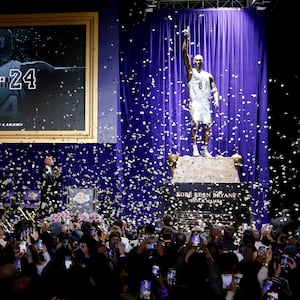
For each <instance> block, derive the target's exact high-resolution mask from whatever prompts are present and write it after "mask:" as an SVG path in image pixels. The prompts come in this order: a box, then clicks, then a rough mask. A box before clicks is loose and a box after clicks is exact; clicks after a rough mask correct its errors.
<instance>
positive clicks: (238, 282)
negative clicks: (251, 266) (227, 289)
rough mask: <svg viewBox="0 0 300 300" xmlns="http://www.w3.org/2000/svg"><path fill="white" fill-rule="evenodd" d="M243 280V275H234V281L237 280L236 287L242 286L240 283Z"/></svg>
mask: <svg viewBox="0 0 300 300" xmlns="http://www.w3.org/2000/svg"><path fill="white" fill-rule="evenodd" d="M242 278H243V274H241V273H236V274H234V280H235V284H236V286H239V285H240V282H241V279H242Z"/></svg>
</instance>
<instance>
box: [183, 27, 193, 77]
mask: <svg viewBox="0 0 300 300" xmlns="http://www.w3.org/2000/svg"><path fill="white" fill-rule="evenodd" d="M182 32H183V34H184V40H183V44H182V55H183V62H184V65H185V67H186V70H187V76H188V80H190V75H189V74H190V71H191V70H192V66H191V63H190V55H189V52H188V44H189V36H190V30H189V27H187V28H186V29H184V30H183V31H182Z"/></svg>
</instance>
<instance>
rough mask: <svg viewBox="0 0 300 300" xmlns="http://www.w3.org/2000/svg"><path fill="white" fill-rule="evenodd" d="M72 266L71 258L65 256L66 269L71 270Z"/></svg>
mask: <svg viewBox="0 0 300 300" xmlns="http://www.w3.org/2000/svg"><path fill="white" fill-rule="evenodd" d="M71 265H72V259H71V256H65V267H66V269H70V267H71Z"/></svg>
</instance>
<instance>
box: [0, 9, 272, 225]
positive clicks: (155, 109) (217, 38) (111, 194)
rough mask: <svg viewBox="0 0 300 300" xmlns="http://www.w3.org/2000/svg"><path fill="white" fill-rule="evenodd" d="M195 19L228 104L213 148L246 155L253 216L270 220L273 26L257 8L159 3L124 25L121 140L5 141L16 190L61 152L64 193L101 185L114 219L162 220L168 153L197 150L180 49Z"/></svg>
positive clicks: (197, 44)
mask: <svg viewBox="0 0 300 300" xmlns="http://www.w3.org/2000/svg"><path fill="white" fill-rule="evenodd" d="M188 25H189V26H190V31H191V39H190V41H191V49H190V52H191V54H192V55H194V54H196V53H201V54H203V56H204V69H205V70H207V71H209V72H211V73H212V74H213V75H214V77H215V81H216V83H217V86H218V88H219V92H220V96H221V100H220V109H219V111H218V112H216V111H214V112H213V114H214V118H213V119H214V123H213V127H212V130H213V136H212V139H211V144H210V149H209V150H210V151H211V152H212V153H213V154H214V155H223V156H231V155H233V154H234V153H235V152H238V153H240V154H241V155H242V156H243V166H242V167H241V168H240V178H241V180H242V181H243V182H245V183H246V184H249V189H250V191H251V194H252V197H253V200H252V211H251V212H252V214H253V215H252V219H253V220H255V221H256V222H257V224H258V225H259V224H260V223H261V222H265V221H266V220H267V219H268V214H267V209H268V187H269V164H268V124H267V120H268V119H267V95H268V93H267V92H268V91H267V70H266V65H267V57H266V36H265V35H266V33H265V30H266V28H265V27H266V26H265V14H264V12H263V11H256V10H251V9H218V10H213V9H212V10H209V9H206V10H183V11H173V10H171V11H162V10H161V11H155V12H154V13H152V14H149V15H148V18H147V20H146V21H145V22H140V23H139V24H137V25H135V26H133V25H132V26H124V27H122V28H121V31H120V66H119V70H120V111H119V112H117V116H118V118H119V119H120V123H119V124H118V126H120V127H119V132H118V142H117V143H116V144H113V143H112V144H108V143H106V144H105V143H101V144H87V145H85V144H13V145H12V144H2V145H0V161H1V168H2V170H1V172H2V173H3V174H4V175H5V176H10V177H12V178H13V187H12V188H13V189H14V190H16V192H17V193H18V194H21V193H22V191H23V190H25V189H35V188H37V187H38V180H39V176H40V171H41V169H42V166H43V158H44V157H45V155H53V156H54V158H55V161H56V162H57V164H58V165H59V166H62V168H63V186H62V189H63V190H62V193H63V202H65V200H66V196H67V195H66V187H68V186H71V187H83V188H89V187H94V188H97V189H98V191H99V195H98V200H99V201H98V203H97V207H98V209H99V212H100V213H102V214H104V215H105V216H107V217H108V218H109V219H110V220H114V219H115V218H117V217H119V216H123V217H124V218H125V219H126V220H127V222H128V224H129V225H130V224H133V225H135V224H140V223H142V224H143V223H145V222H151V223H156V222H159V218H160V216H161V214H162V213H163V208H164V199H163V197H162V193H163V191H162V187H163V186H164V185H165V184H167V183H169V182H170V180H171V178H170V172H169V166H168V165H167V158H168V155H169V154H170V153H178V154H180V155H191V138H190V136H191V126H190V116H189V112H188V95H187V90H186V73H185V69H184V66H183V61H182V55H181V46H182V38H183V34H182V30H183V29H184V28H186V26H188ZM102 68H103V66H102ZM102 68H100V69H102ZM101 76H104V75H101ZM101 116H102V117H103V118H106V117H107V116H106V115H104V116H103V115H101ZM108 121H109V120H108ZM107 124H109V122H107ZM103 126H104V125H103ZM62 209H63V208H62Z"/></svg>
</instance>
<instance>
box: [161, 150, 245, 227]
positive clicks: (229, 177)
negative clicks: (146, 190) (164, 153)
mask: <svg viewBox="0 0 300 300" xmlns="http://www.w3.org/2000/svg"><path fill="white" fill-rule="evenodd" d="M239 163H240V161H239ZM168 164H169V166H170V171H171V177H172V179H171V182H170V183H169V184H167V185H166V186H165V187H164V189H163V194H164V198H165V211H166V212H168V213H170V214H172V215H173V216H174V221H175V223H176V224H178V225H180V226H184V227H186V226H188V225H189V224H190V223H191V222H192V221H193V220H195V219H202V220H203V221H204V222H205V223H206V224H207V225H208V226H209V227H210V226H213V224H216V223H223V224H230V225H234V226H235V227H236V226H239V225H240V224H242V223H249V217H250V215H249V203H250V195H249V193H248V187H247V184H246V183H241V182H240V178H239V174H238V166H239V165H238V164H237V162H236V160H235V159H234V158H233V157H222V156H217V157H195V156H188V155H185V156H178V155H170V156H169V157H168Z"/></svg>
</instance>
